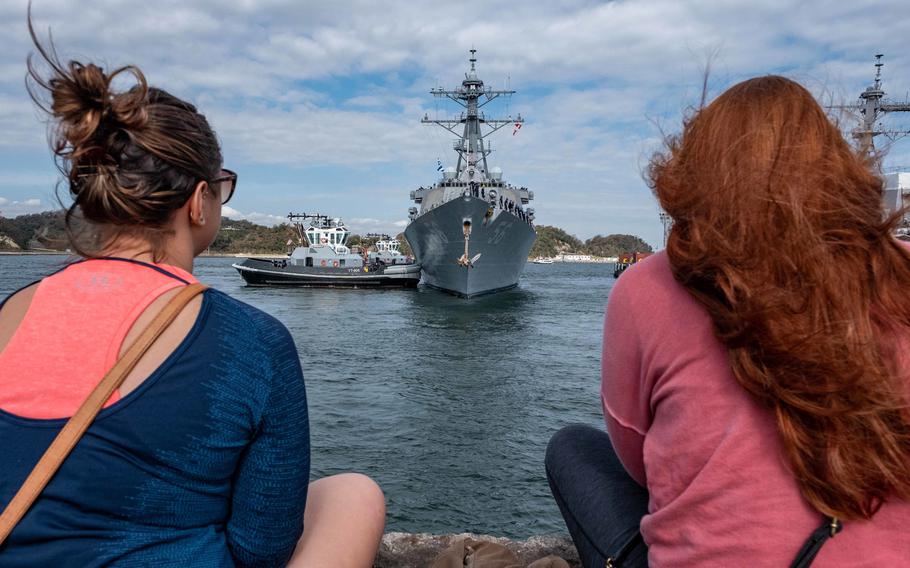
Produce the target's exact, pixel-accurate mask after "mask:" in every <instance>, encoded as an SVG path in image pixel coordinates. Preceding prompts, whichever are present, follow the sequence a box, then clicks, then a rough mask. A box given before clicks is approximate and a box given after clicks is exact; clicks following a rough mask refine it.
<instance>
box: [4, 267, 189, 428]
mask: <svg viewBox="0 0 910 568" xmlns="http://www.w3.org/2000/svg"><path fill="white" fill-rule="evenodd" d="M194 282H197V280H196V279H195V278H194V277H193V275H192V274H190V273H188V272H186V271H185V270H182V269H180V268H177V267H175V266H170V265H164V264H149V263H145V262H140V261H135V260H130V259H122V258H100V259H91V260H84V261H80V262H76V263H73V264H71V265H69V266H67V267H66V268H64V269H63V270H60V271H59V272H57V273H55V274H52V275H50V276H48V277H46V278H44V279H43V280H41V282H40V283H39V284H38V287H37V288H36V290H35V294H34V297H33V298H32V302H31V305H30V306H29V308H28V311H27V312H26V314H25V317H24V318H23V320H22V322H21V323H20V324H19V327H18V328H17V330H16V332H15V334H14V335H13V337H12V338H11V339H10V341H9V343H8V344H7V346H6V348H5V349H4V350H3V351H2V352H0V409H3V410H4V411H6V412H9V413H11V414H15V415H19V416H24V417H28V418H63V417H67V416H70V415H72V414H73V413H74V412H75V411H76V409H77V408H78V407H79V405H80V404H81V403H82V401H83V400H85V397H86V396H88V394H89V393H90V392H91V391H92V389H93V388H94V387H95V385H97V384H98V381H100V380H101V378H102V377H104V375H105V373H107V371H108V370H109V369H110V368H111V367H112V366H113V365H114V363H115V362H116V361H117V358H118V355H119V353H120V349H121V347H122V345H123V340H124V339H125V338H126V335H127V333H128V332H129V330H130V328H132V326H133V324H134V323H135V322H136V320H137V319H138V318H139V316H140V315H141V314H142V312H143V311H144V310H145V309H146V308H148V306H149V305H150V304H151V303H152V302H153V301H154V300H155V299H156V298H158V297H159V296H161V294H164V293H165V292H167V291H169V290H172V289H174V288H177V287H179V286H183V285H185V284H190V283H194ZM117 400H119V393H114V395H112V396H111V398H110V399H109V400H108V401H107V403H106V404H105V406H110V405H111V404H113V403H115V402H116V401H117Z"/></svg>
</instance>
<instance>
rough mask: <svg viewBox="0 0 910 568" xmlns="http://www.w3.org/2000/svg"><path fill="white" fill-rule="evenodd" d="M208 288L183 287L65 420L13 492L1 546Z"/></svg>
mask: <svg viewBox="0 0 910 568" xmlns="http://www.w3.org/2000/svg"><path fill="white" fill-rule="evenodd" d="M206 288H207V286H204V285H202V284H190V285H188V286H186V287H184V288H183V289H182V290H181V291H180V292H178V293H177V295H176V296H174V297H173V298H171V300H170V301H168V303H167V305H166V306H165V307H164V309H163V310H161V311H160V312H159V313H158V314H157V315H156V316H155V319H153V320H152V322H151V323H150V324H149V325H148V327H146V328H145V330H143V332H142V335H140V336H139V338H138V339H136V341H135V342H134V343H133V344H132V345H130V347H129V349H127V351H126V353H124V354H123V357H121V358H120V359H119V360H118V361H117V362H116V363H115V364H114V366H113V367H112V368H111V370H110V371H108V372H107V374H106V375H105V376H104V378H103V379H101V382H100V383H98V386H96V387H95V390H93V391H92V393H91V394H90V395H88V398H86V399H85V402H83V403H82V406H80V407H79V410H77V411H76V413H75V414H73V416H72V417H71V418H70V419H69V420H68V421H67V423H66V425H65V426H64V427H63V429H62V430H60V433H59V434H57V437H56V438H54V441H53V442H51V445H50V446H49V447H48V448H47V451H45V452H44V455H43V456H41V459H40V460H38V465H36V466H35V468H34V469H33V470H32V472H31V473H30V474H29V475H28V477H27V478H26V479H25V482H24V483H23V484H22V487H20V488H19V491H17V492H16V495H15V496H14V497H13V499H12V500H11V501H10V502H9V504H8V505H7V506H6V509H4V510H3V514H2V515H0V544H3V541H5V540H6V537H7V536H9V533H11V532H12V531H13V528H14V527H15V526H16V524H17V523H18V522H19V521H20V520H22V517H23V516H25V513H26V512H27V511H28V509H29V507H31V506H32V503H34V502H35V499H37V498H38V495H40V494H41V492H42V491H43V490H44V487H45V486H46V485H47V483H48V481H50V479H51V477H53V476H54V474H55V473H56V472H57V470H58V469H59V468H60V464H62V463H63V460H65V459H66V456H68V455H69V453H70V451H71V450H72V449H73V447H74V446H75V445H76V443H77V442H78V441H79V439H80V438H81V437H82V435H83V434H84V433H85V431H86V430H87V429H88V427H89V425H90V424H91V423H92V420H94V419H95V416H97V414H98V412H99V411H101V408H102V407H103V406H104V403H105V402H106V401H107V400H108V399H109V398H110V397H111V395H112V394H114V391H115V390H117V388H118V387H119V386H120V385H121V383H123V380H124V379H125V378H126V376H127V375H129V374H130V371H132V370H133V368H134V367H135V366H136V363H138V362H139V359H141V358H142V356H143V355H144V354H145V352H146V351H148V348H149V347H151V346H152V344H153V343H154V342H155V340H156V339H158V337H159V336H160V335H161V334H162V333H163V332H164V330H165V329H167V327H168V326H169V325H170V324H171V322H173V321H174V319H175V318H176V317H177V315H178V314H179V313H180V312H182V311H183V309H184V308H185V307H186V306H187V304H189V302H190V300H192V299H193V298H195V297H196V296H198V295H199V294H200V293H202V292H203V291H205V289H206Z"/></svg>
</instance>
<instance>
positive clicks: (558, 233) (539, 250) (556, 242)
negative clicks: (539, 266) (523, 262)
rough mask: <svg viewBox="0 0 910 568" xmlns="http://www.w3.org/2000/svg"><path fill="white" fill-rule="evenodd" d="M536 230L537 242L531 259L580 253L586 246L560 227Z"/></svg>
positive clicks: (542, 226)
mask: <svg viewBox="0 0 910 568" xmlns="http://www.w3.org/2000/svg"><path fill="white" fill-rule="evenodd" d="M536 230H537V240H536V241H535V242H534V246H533V247H531V252H530V253H528V254H529V256H531V257H538V256H543V257H548V258H549V257H554V256H556V255H557V254H563V253H573V252H578V251H580V250H581V249H582V247H583V246H584V245H583V244H582V242H581V241H580V240H579V239H578V237H575V236H573V235H570V234H568V233H567V232H565V231H563V230H562V229H560V228H559V227H551V226H548V225H538V226H537V227H536Z"/></svg>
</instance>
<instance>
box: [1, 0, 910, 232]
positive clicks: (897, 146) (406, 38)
mask: <svg viewBox="0 0 910 568" xmlns="http://www.w3.org/2000/svg"><path fill="white" fill-rule="evenodd" d="M26 5H27V2H26V0H0V37H2V38H3V39H2V40H0V41H2V49H0V212H2V214H3V215H5V216H15V215H17V214H21V213H26V212H33V211H39V210H43V209H48V208H51V207H53V206H54V204H55V202H54V197H53V196H54V184H55V181H56V179H57V173H56V170H55V169H54V167H53V164H52V161H51V159H50V153H49V151H48V150H47V144H46V128H45V124H44V118H43V117H42V116H41V115H40V113H38V112H37V111H36V110H35V109H34V107H33V105H32V103H31V101H30V100H29V98H28V96H27V94H26V92H25V89H24V86H23V84H24V83H23V77H24V74H25V58H26V56H27V55H28V53H29V51H30V50H31V46H30V44H29V41H28V37H27V33H26V25H25V13H26ZM33 14H34V19H35V23H36V27H37V29H38V30H39V31H40V32H41V33H42V34H46V31H47V30H48V28H50V29H51V30H52V31H53V35H54V39H55V42H56V44H57V48H58V51H59V52H60V54H61V56H62V57H63V58H64V59H78V60H81V61H84V62H87V61H93V62H96V63H99V64H101V65H103V66H105V67H113V66H119V65H123V64H129V63H132V64H136V65H138V66H139V67H140V68H141V69H142V70H143V71H144V72H145V74H146V76H147V78H148V80H149V82H150V83H151V84H154V85H156V86H159V87H162V88H165V89H167V90H169V91H171V92H173V93H174V94H176V95H178V96H180V97H183V98H186V99H189V100H191V101H192V102H194V103H195V104H197V106H199V107H200V109H201V110H202V112H203V113H205V114H206V115H207V116H208V117H209V119H210V121H211V122H212V124H213V126H214V127H215V130H216V131H217V132H218V135H219V137H220V138H221V140H222V143H223V146H224V155H225V161H226V165H227V167H230V168H232V169H234V170H236V171H237V172H238V173H239V174H240V182H239V185H238V189H237V193H236V195H235V198H234V200H233V201H232V202H231V203H230V205H229V207H230V208H231V209H230V210H229V211H228V213H229V214H230V216H233V217H242V218H248V219H251V220H254V221H257V222H263V223H274V222H277V221H280V220H281V219H282V217H283V216H284V215H286V214H287V213H288V212H289V211H295V212H297V211H308V212H309V211H319V212H322V213H326V214H329V215H332V216H340V217H342V218H344V219H345V220H346V221H347V222H348V224H349V225H351V227H352V228H353V229H354V230H356V231H360V232H366V231H377V230H383V231H396V232H398V231H401V230H402V229H403V227H404V224H405V219H406V216H407V209H408V207H410V206H411V203H410V202H409V200H408V193H409V191H410V190H411V189H415V188H416V187H418V186H421V185H428V184H430V183H432V182H433V181H434V180H435V179H436V176H437V172H436V160H437V158H440V159H441V160H442V161H443V163H445V164H450V163H452V162H453V159H454V157H455V154H454V152H453V151H451V150H448V148H450V147H451V138H452V137H451V135H449V134H447V133H446V132H445V131H443V130H442V129H440V128H439V127H435V126H431V125H421V124H420V118H421V117H422V116H423V115H424V113H429V114H430V115H431V116H436V115H437V113H438V116H439V117H440V118H443V117H446V116H448V115H450V114H454V113H455V112H456V111H457V110H458V109H457V108H456V107H455V106H454V105H452V104H444V103H442V102H441V101H440V102H439V103H438V104H437V101H435V100H434V99H433V97H431V96H430V95H429V93H428V91H429V89H430V88H431V87H434V86H436V85H441V86H444V87H449V88H451V87H454V86H456V85H457V84H458V83H459V82H460V80H461V79H462V78H463V73H464V72H465V71H466V69H467V57H468V49H470V48H471V47H472V46H473V47H476V48H477V50H478V51H477V58H478V63H477V69H478V74H479V75H480V77H481V78H482V79H483V80H484V81H485V82H486V83H487V85H490V86H493V87H497V88H501V87H503V86H505V85H506V84H510V85H511V87H512V88H514V89H515V90H517V91H518V93H517V94H516V95H515V96H514V97H513V98H512V99H511V101H510V102H509V104H508V107H506V106H505V105H504V104H500V105H497V104H496V103H491V104H490V105H488V108H490V107H495V108H490V111H489V112H490V113H491V114H494V113H495V114H507V113H511V114H513V115H514V114H517V113H518V112H520V113H521V114H522V116H523V117H524V118H525V120H526V124H525V125H524V127H523V128H522V129H521V131H520V132H519V133H518V134H517V135H515V136H512V135H511V129H503V130H501V131H500V132H499V133H497V134H496V135H494V137H493V138H492V142H493V148H494V150H495V152H494V154H493V155H492V157H491V160H492V163H491V165H499V166H500V167H502V169H503V172H504V178H505V179H506V180H508V181H510V182H512V183H514V184H518V185H523V186H527V187H529V188H530V189H532V190H533V191H534V193H535V197H536V199H535V201H534V203H533V204H532V206H533V207H534V208H535V210H536V212H537V222H538V223H539V224H547V225H557V226H560V227H562V228H564V229H566V230H567V231H568V232H570V233H572V234H575V235H577V236H578V237H580V238H582V239H586V238H590V237H592V236H594V235H595V234H609V233H631V234H637V235H640V236H642V237H643V238H645V240H647V241H649V242H650V243H651V244H653V245H658V244H659V243H660V241H661V226H660V223H659V222H658V217H657V214H658V209H657V205H656V202H655V201H654V198H653V196H652V195H651V193H650V191H649V189H648V188H647V186H646V184H645V183H644V181H643V179H642V174H641V172H642V170H643V169H644V167H645V166H646V164H647V162H648V159H649V157H650V155H651V154H652V153H653V152H654V151H655V150H656V149H658V148H659V147H660V140H661V131H664V132H674V131H676V130H678V128H679V124H680V120H681V116H682V113H683V112H684V111H685V109H686V108H687V107H690V106H691V105H693V104H696V103H697V102H698V98H699V95H700V89H701V79H702V74H703V69H704V66H705V63H706V61H709V60H710V61H711V62H712V73H711V75H710V80H709V86H710V94H711V95H712V96H713V95H717V94H719V93H720V92H721V91H723V89H724V88H726V87H728V86H730V85H732V84H734V83H735V82H737V81H739V80H742V79H745V78H748V77H750V76H754V75H760V74H766V73H780V74H784V75H787V76H789V77H791V78H793V79H796V80H798V81H800V82H802V83H803V84H805V85H806V86H807V87H808V88H809V89H810V90H812V91H813V92H814V93H816V94H817V95H818V96H819V98H820V100H822V101H824V102H831V101H834V102H838V103H845V102H846V103H850V102H853V101H854V100H855V99H856V96H857V95H858V94H859V92H860V91H861V90H862V89H863V88H865V87H866V86H867V85H868V84H869V83H870V81H871V79H872V73H873V70H874V68H873V66H872V65H873V56H874V55H875V54H876V53H884V54H885V68H884V81H885V82H884V88H885V90H886V92H887V93H888V96H889V98H892V99H898V100H903V99H906V98H907V93H908V91H910V51H908V50H907V49H906V42H905V38H906V33H907V31H908V30H910V10H908V9H907V6H906V3H905V2H902V1H898V0H892V1H876V2H863V1H861V0H860V1H854V2H849V3H834V2H820V1H806V2H784V1H777V0H767V1H763V2H744V1H732V0H714V1H677V0H631V1H618V2H589V1H576V0H568V1H561V2H558V3H555V2H542V1H532V0H523V1H520V2H519V1H499V2H488V3H485V2H472V3H469V4H465V3H451V2H421V1H415V0H410V1H391V2H371V1H367V0H337V1H335V2H331V3H328V2H310V1H293V0H224V1H215V0H201V1H197V2H193V1H182V2H177V1H170V0H164V1H159V2H139V1H135V0H96V1H93V2H90V3H89V2H74V1H68V0H34V2H33ZM885 126H886V127H889V128H895V129H897V128H902V127H905V128H907V127H910V116H906V117H902V116H899V115H893V116H890V117H887V118H886V119H885ZM882 142H884V140H882ZM886 166H889V167H896V166H910V139H905V140H900V141H897V142H896V143H894V144H893V146H892V147H891V148H890V151H889V154H888V157H887V159H886Z"/></svg>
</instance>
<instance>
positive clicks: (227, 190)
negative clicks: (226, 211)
mask: <svg viewBox="0 0 910 568" xmlns="http://www.w3.org/2000/svg"><path fill="white" fill-rule="evenodd" d="M209 187H211V188H212V191H213V192H215V195H216V196H218V198H219V199H221V204H222V205H225V204H226V203H227V202H228V201H230V200H231V197H233V196H234V189H235V188H236V187H237V174H236V173H234V172H232V171H231V170H229V169H226V168H222V169H221V174H220V175H219V176H218V177H216V178H215V179H213V180H210V181H209Z"/></svg>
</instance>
